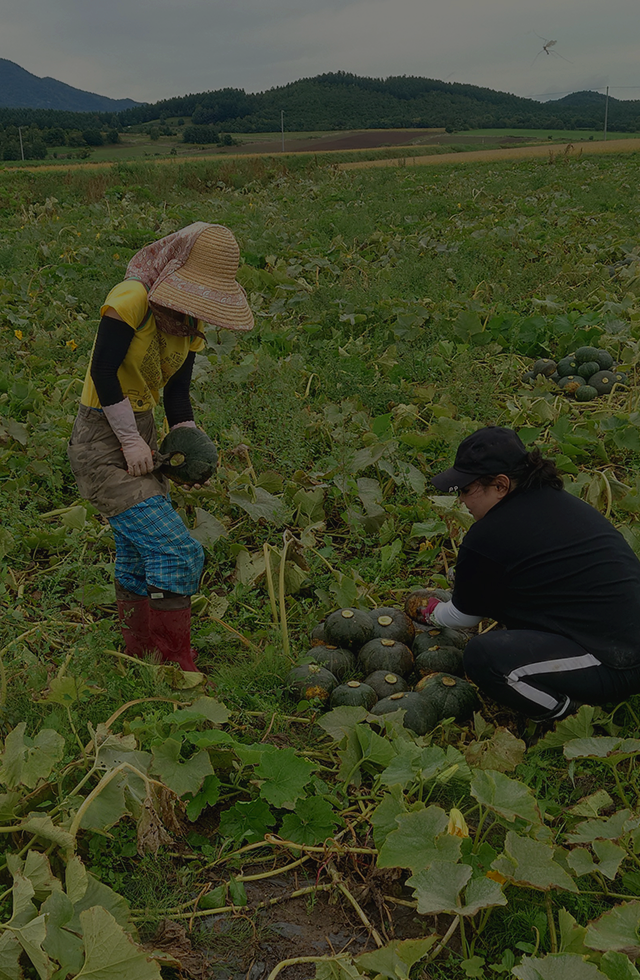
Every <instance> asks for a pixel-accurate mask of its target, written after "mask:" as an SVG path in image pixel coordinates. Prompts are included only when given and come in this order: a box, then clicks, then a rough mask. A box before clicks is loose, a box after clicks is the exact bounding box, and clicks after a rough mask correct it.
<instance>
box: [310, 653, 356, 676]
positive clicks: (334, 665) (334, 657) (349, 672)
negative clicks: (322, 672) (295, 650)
mask: <svg viewBox="0 0 640 980" xmlns="http://www.w3.org/2000/svg"><path fill="white" fill-rule="evenodd" d="M303 659H304V661H305V662H306V663H314V664H319V665H320V666H321V667H325V668H326V670H330V671H331V673H332V674H333V675H334V677H337V678H338V680H339V681H341V680H342V679H343V678H344V677H352V676H353V674H354V673H355V669H356V657H355V654H354V653H353V652H352V651H351V650H344V649H342V648H341V647H333V646H327V645H326V644H319V645H318V646H314V647H311V649H310V650H309V652H308V653H307V655H306V656H305V657H304V658H303Z"/></svg>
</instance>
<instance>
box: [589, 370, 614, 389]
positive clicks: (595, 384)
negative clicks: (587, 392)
mask: <svg viewBox="0 0 640 980" xmlns="http://www.w3.org/2000/svg"><path fill="white" fill-rule="evenodd" d="M615 383H616V379H615V372H613V371H598V372H596V374H592V375H591V377H590V378H589V384H590V385H591V387H592V388H595V389H596V391H597V392H598V394H599V395H608V394H609V392H610V391H611V390H612V388H613V386H614V384H615Z"/></svg>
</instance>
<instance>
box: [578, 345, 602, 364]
mask: <svg viewBox="0 0 640 980" xmlns="http://www.w3.org/2000/svg"><path fill="white" fill-rule="evenodd" d="M599 353H600V351H599V350H598V348H597V347H578V349H577V351H576V352H575V355H574V356H575V359H576V361H577V362H578V364H586V363H587V361H597V360H598V354H599Z"/></svg>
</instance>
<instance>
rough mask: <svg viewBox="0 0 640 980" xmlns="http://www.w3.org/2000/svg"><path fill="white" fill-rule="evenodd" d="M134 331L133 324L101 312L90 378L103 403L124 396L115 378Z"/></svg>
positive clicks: (106, 403)
mask: <svg viewBox="0 0 640 980" xmlns="http://www.w3.org/2000/svg"><path fill="white" fill-rule="evenodd" d="M134 334H135V330H134V329H133V327H130V326H129V324H128V323H125V322H124V320H116V319H115V318H114V317H111V316H103V317H102V319H101V320H100V326H99V327H98V336H97V337H96V343H95V347H94V349H93V357H92V359H91V378H92V380H93V383H94V385H95V386H96V392H97V395H98V400H99V401H100V404H101V405H102V406H103V407H104V406H105V405H107V406H108V405H116V404H117V403H118V402H121V401H122V399H123V397H124V395H123V394H122V386H121V384H120V382H119V380H118V368H119V367H120V365H121V364H122V362H123V361H124V359H125V357H126V355H127V351H128V350H129V346H130V344H131V341H132V340H133V337H134Z"/></svg>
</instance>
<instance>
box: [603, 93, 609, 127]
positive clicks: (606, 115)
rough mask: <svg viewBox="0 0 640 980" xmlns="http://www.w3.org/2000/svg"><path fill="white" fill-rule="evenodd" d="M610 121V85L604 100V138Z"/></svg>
mask: <svg viewBox="0 0 640 980" xmlns="http://www.w3.org/2000/svg"><path fill="white" fill-rule="evenodd" d="M608 122H609V86H608V85H607V94H606V97H605V100H604V138H605V139H606V138H607V123H608Z"/></svg>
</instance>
